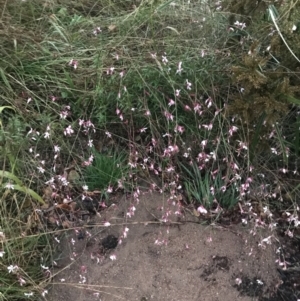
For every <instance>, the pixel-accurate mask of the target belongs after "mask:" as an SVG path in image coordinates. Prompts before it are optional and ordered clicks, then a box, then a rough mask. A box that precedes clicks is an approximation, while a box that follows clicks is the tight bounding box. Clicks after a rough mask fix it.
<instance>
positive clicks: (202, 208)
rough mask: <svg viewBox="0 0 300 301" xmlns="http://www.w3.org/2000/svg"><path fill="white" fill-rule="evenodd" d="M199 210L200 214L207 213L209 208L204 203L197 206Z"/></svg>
mask: <svg viewBox="0 0 300 301" xmlns="http://www.w3.org/2000/svg"><path fill="white" fill-rule="evenodd" d="M197 211H198V212H199V213H200V214H207V210H206V209H205V208H204V207H203V206H202V205H201V206H199V207H198V208H197Z"/></svg>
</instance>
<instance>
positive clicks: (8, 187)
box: [4, 183, 14, 189]
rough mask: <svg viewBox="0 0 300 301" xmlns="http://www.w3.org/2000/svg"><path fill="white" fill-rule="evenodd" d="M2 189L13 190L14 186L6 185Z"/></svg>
mask: <svg viewBox="0 0 300 301" xmlns="http://www.w3.org/2000/svg"><path fill="white" fill-rule="evenodd" d="M4 187H5V188H7V189H14V185H13V184H11V183H6V185H5V186H4Z"/></svg>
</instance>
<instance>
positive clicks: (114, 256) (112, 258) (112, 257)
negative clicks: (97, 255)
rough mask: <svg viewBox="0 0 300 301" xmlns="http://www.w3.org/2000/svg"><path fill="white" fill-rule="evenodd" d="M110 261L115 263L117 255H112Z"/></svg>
mask: <svg viewBox="0 0 300 301" xmlns="http://www.w3.org/2000/svg"><path fill="white" fill-rule="evenodd" d="M109 258H110V260H112V261H114V260H116V259H117V256H116V255H115V254H112V255H110V256H109Z"/></svg>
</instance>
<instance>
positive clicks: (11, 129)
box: [0, 0, 300, 300]
mask: <svg viewBox="0 0 300 301" xmlns="http://www.w3.org/2000/svg"><path fill="white" fill-rule="evenodd" d="M0 4H1V7H3V10H2V13H1V25H0V26H1V27H0V34H1V39H2V41H3V43H2V46H1V47H0V85H1V96H0V148H1V154H0V163H1V166H2V171H1V182H0V184H1V187H2V191H3V193H2V196H1V225H0V227H1V229H0V243H1V245H0V255H1V261H0V266H1V275H3V276H1V277H3V283H6V284H5V286H1V288H0V293H1V294H2V295H1V296H3V298H4V300H5V298H6V299H12V300H22V299H26V298H28V296H29V297H30V298H31V299H34V298H37V299H38V298H39V297H40V296H41V295H45V294H46V293H47V288H46V285H47V282H48V281H50V279H51V269H50V267H51V266H52V265H53V264H54V263H53V260H54V259H53V254H54V253H55V250H53V249H52V246H53V243H54V242H55V241H59V235H58V234H59V233H62V232H63V230H64V229H69V228H73V227H74V223H76V221H78V219H82V216H78V208H82V207H83V208H87V207H86V205H84V204H86V203H92V204H93V209H92V211H93V212H94V211H95V210H96V211H97V210H102V209H104V208H105V207H107V206H108V205H109V204H110V201H109V199H110V198H113V196H114V195H115V194H116V193H119V192H122V193H129V194H131V195H132V196H133V201H132V204H131V205H130V207H129V208H128V212H127V216H128V217H129V218H130V216H132V215H133V214H134V211H135V206H136V203H137V202H138V201H139V195H140V191H141V189H142V188H143V189H148V190H152V191H153V190H157V191H160V192H161V193H168V195H169V198H168V204H167V206H166V207H165V208H164V210H163V212H162V220H163V221H164V222H168V221H169V217H168V206H173V205H174V203H175V205H176V206H178V207H179V208H180V207H181V206H183V205H188V204H189V205H191V206H192V207H193V209H194V214H195V215H203V216H206V217H208V218H212V219H213V220H215V219H216V217H217V218H221V216H222V214H225V213H226V212H228V210H231V211H230V212H235V214H239V219H240V220H241V221H242V222H243V223H247V222H252V223H253V225H254V228H255V227H256V226H259V225H262V224H263V225H265V226H266V227H267V226H270V227H274V228H275V229H276V226H275V224H276V221H277V219H279V218H280V219H279V220H280V223H281V224H280V225H279V227H282V229H283V233H285V234H287V235H289V236H293V235H294V232H295V231H297V226H298V224H299V221H298V211H299V207H298V206H299V204H298V198H299V174H298V162H299V160H298V155H299V108H298V107H299V104H300V100H299V87H300V85H299V74H298V71H299V70H298V69H299V56H300V55H299V52H298V53H297V49H299V47H298V44H299V24H298V19H299V18H298V15H297V7H299V3H298V2H297V1H294V2H293V4H291V3H290V2H289V3H288V2H287V1H281V2H279V3H277V2H275V1H274V3H273V4H272V3H267V2H266V1H261V2H260V4H259V5H258V6H253V4H252V2H251V1H245V3H243V4H242V3H241V2H239V1H224V2H223V1H216V2H210V1H201V0H197V1H179V0H178V1H144V0H141V1H109V0H107V1H89V0H81V1H79V2H72V1H56V0H48V1H45V2H43V3H41V1H38V0H33V1H30V0H27V1H4V0H1V1H0ZM140 178H143V179H146V183H147V184H146V185H144V187H142V186H140V184H139V179H140ZM99 194H100V195H101V198H100V199H101V200H100V201H99V199H98V195H99ZM82 205H83V206H82ZM94 213H95V212H94ZM178 214H180V211H178ZM108 225H109V223H108ZM56 233H58V234H56ZM29 252H30V254H31V257H30V260H27V259H28V257H27V256H28V253H29ZM25 259H26V260H25ZM281 264H284V262H283V263H281Z"/></svg>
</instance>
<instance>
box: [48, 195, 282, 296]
mask: <svg viewBox="0 0 300 301" xmlns="http://www.w3.org/2000/svg"><path fill="white" fill-rule="evenodd" d="M163 204H164V205H165V208H167V206H166V204H167V202H166V200H165V199H164V198H163V196H162V195H159V194H147V195H144V196H143V197H141V199H140V203H139V205H137V206H136V211H135V214H134V216H133V217H131V218H127V217H126V212H127V209H128V208H129V207H130V200H126V198H125V197H124V198H123V200H121V201H120V202H119V204H118V205H117V206H112V207H110V208H109V209H107V210H106V211H105V213H102V216H101V217H100V216H97V217H95V222H96V223H97V224H98V225H101V226H94V227H93V228H92V229H87V231H88V233H86V232H85V230H84V231H82V233H83V234H84V235H81V234H80V235H79V236H78V234H79V233H78V232H75V231H74V230H72V231H69V232H68V233H65V237H64V238H61V242H60V249H61V251H60V252H59V254H58V255H57V260H56V262H57V263H58V266H59V268H55V269H54V270H53V273H54V274H56V276H54V281H53V283H52V284H51V285H50V287H49V294H48V296H47V300H49V301H57V300H64V301H74V300H76V301H81V300H82V301H83V300H85V301H92V300H93V301H94V300H102V301H115V300H132V301H146V300H156V301H196V300H199V301H233V300H240V301H250V300H252V301H253V300H259V299H260V298H261V297H262V296H264V297H266V298H268V297H269V296H270V295H271V294H272V293H273V292H274V290H275V287H276V285H278V283H279V279H278V275H277V272H276V265H275V260H276V256H275V255H276V254H275V249H276V245H275V244H274V241H273V243H272V244H271V245H265V248H262V247H260V246H258V245H259V243H261V241H262V239H264V238H266V237H268V236H270V235H271V234H270V233H267V232H263V231H261V232H260V233H259V232H258V233H257V234H256V235H255V236H253V235H251V234H249V230H250V229H251V226H246V227H245V226H242V225H234V226H230V227H222V226H217V225H201V224H200V223H199V220H198V218H197V217H195V216H193V215H192V214H190V213H188V212H186V213H185V216H184V217H183V218H182V220H181V222H180V223H179V224H176V223H174V224H170V225H165V224H162V223H160V222H159V221H157V219H158V220H159V219H160V218H161V216H162V211H161V210H160V209H159V208H160V207H161V206H162V205H163ZM168 209H169V210H170V211H172V210H173V211H175V210H177V208H176V206H174V208H172V205H171V206H170V207H168ZM107 221H109V222H110V223H111V226H110V227H103V223H104V222H107ZM197 222H198V223H197ZM125 228H128V229H129V230H128V232H127V235H128V236H127V238H123V239H122V243H120V238H121V237H122V235H123V233H124V230H125ZM80 233H81V232H80ZM89 234H90V235H91V237H89ZM108 235H110V236H108ZM82 236H84V238H83V239H78V237H79V238H82ZM107 237H108V240H109V239H110V240H111V241H110V242H111V243H112V244H111V247H114V244H115V243H116V241H114V237H117V238H118V240H119V243H118V245H117V246H116V248H113V249H110V250H107V249H104V248H103V246H102V245H103V244H104V245H105V242H107ZM155 242H157V243H158V244H155ZM114 256H115V260H112V259H114ZM239 281H241V283H240V284H239V285H238V283H239Z"/></svg>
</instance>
